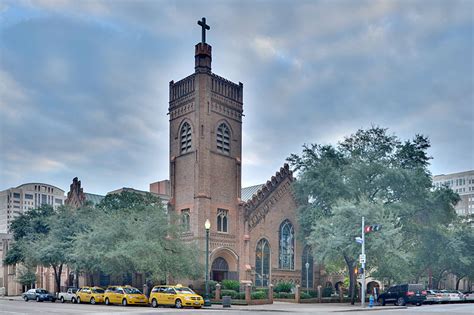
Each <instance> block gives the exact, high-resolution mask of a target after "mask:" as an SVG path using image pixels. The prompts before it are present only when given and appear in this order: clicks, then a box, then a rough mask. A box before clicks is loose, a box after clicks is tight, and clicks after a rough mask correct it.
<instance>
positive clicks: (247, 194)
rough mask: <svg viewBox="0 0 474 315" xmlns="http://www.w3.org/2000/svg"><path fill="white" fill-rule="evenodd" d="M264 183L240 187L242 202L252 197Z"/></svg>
mask: <svg viewBox="0 0 474 315" xmlns="http://www.w3.org/2000/svg"><path fill="white" fill-rule="evenodd" d="M263 185H264V184H259V185H254V186H249V187H242V190H241V192H240V200H242V201H243V202H247V201H249V200H250V198H252V196H253V195H255V194H256V193H257V191H258V190H259V189H261V188H262V187H263Z"/></svg>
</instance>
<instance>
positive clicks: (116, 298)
mask: <svg viewBox="0 0 474 315" xmlns="http://www.w3.org/2000/svg"><path fill="white" fill-rule="evenodd" d="M104 301H105V304H106V305H110V304H122V305H123V306H127V305H129V304H139V305H148V300H147V298H146V296H145V295H144V294H142V292H140V290H138V289H137V288H134V287H131V286H128V285H113V286H109V287H108V288H107V290H105V294H104Z"/></svg>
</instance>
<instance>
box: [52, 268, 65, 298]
mask: <svg viewBox="0 0 474 315" xmlns="http://www.w3.org/2000/svg"><path fill="white" fill-rule="evenodd" d="M52 267H53V271H54V280H55V282H56V292H60V291H61V274H62V273H63V264H60V265H59V266H52Z"/></svg>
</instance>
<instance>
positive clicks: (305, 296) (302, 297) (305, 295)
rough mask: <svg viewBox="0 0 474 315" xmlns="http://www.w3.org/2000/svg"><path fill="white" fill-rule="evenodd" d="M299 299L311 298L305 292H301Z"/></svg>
mask: <svg viewBox="0 0 474 315" xmlns="http://www.w3.org/2000/svg"><path fill="white" fill-rule="evenodd" d="M300 297H301V299H310V298H312V296H311V295H310V294H308V293H306V292H301V294H300Z"/></svg>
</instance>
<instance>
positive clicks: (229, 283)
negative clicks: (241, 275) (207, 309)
mask: <svg viewBox="0 0 474 315" xmlns="http://www.w3.org/2000/svg"><path fill="white" fill-rule="evenodd" d="M222 289H224V290H234V291H237V292H238V291H239V289H240V283H239V281H237V280H223V281H222Z"/></svg>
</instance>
